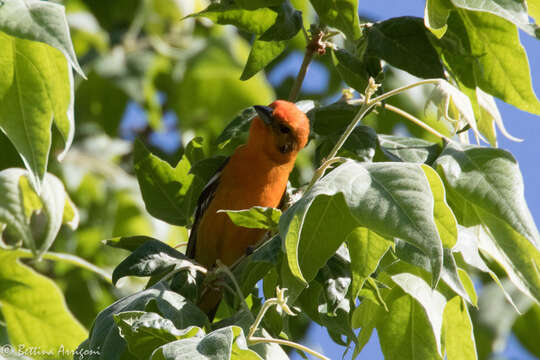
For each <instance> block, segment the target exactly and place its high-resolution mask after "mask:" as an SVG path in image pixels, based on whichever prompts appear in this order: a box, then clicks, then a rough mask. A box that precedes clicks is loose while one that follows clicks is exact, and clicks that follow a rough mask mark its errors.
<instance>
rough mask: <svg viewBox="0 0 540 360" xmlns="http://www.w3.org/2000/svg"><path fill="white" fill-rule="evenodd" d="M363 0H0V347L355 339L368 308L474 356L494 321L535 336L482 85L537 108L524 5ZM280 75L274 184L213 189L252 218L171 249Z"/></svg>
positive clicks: (32, 352)
mask: <svg viewBox="0 0 540 360" xmlns="http://www.w3.org/2000/svg"><path fill="white" fill-rule="evenodd" d="M134 4H135V5H134ZM358 6H359V4H358V2H357V1H355V0H334V1H323V0H309V1H308V0H251V1H247V0H221V1H213V2H211V3H208V2H207V1H204V0H194V1H183V0H180V1H174V0H139V1H136V2H132V1H128V0H117V1H113V2H109V1H104V0H98V1H96V0H93V1H90V0H69V1H65V2H64V3H63V4H57V3H54V2H45V1H38V0H4V1H0V49H1V51H0V129H1V130H2V133H1V135H0V148H1V150H2V156H1V157H0V231H1V234H2V237H1V245H2V248H1V249H0V258H2V261H0V270H1V271H0V311H1V316H2V318H1V320H2V322H1V323H0V329H1V331H0V339H1V340H2V342H3V343H4V344H8V345H5V346H3V347H2V353H3V354H2V355H3V356H4V357H7V358H14V359H15V358H17V359H18V358H40V359H41V358H73V357H74V358H77V359H79V358H83V359H109V358H123V359H124V358H125V359H131V358H137V359H176V358H190V359H191V358H206V357H219V358H232V359H244V358H250V359H251V358H253V359H257V358H271V359H281V358H288V354H287V352H290V351H291V350H292V349H295V350H296V351H299V352H304V353H309V354H311V355H314V356H316V357H321V358H324V357H323V356H322V355H321V354H318V353H316V352H315V351H314V350H312V349H309V348H307V347H305V346H303V345H301V338H302V335H303V334H304V332H305V330H306V328H307V326H308V325H309V323H310V322H316V323H318V324H321V325H322V326H324V327H325V328H326V329H327V330H328V334H329V336H330V337H331V338H332V340H333V341H335V342H337V343H340V344H344V345H347V346H349V347H350V349H351V350H350V351H351V352H353V357H355V356H357V355H358V354H359V353H360V351H361V350H362V348H363V346H364V345H365V344H366V342H367V341H368V340H369V338H370V337H371V335H372V333H373V330H374V329H376V330H377V333H378V335H379V340H380V345H381V349H382V352H383V354H384V356H385V358H387V359H408V358H422V359H439V358H445V357H446V358H447V359H449V360H451V359H477V358H480V359H485V358H487V357H489V356H490V354H492V353H493V352H494V351H497V350H498V348H499V347H500V344H501V343H502V342H504V339H505V338H506V337H507V336H508V335H509V333H510V332H511V331H513V332H514V334H516V335H517V337H518V339H519V340H520V341H521V343H522V344H523V345H524V346H525V347H526V348H527V349H528V350H529V351H530V352H531V353H533V354H535V355H536V356H540V348H539V346H538V343H537V341H535V334H537V332H538V329H539V328H540V320H539V319H540V315H539V314H540V307H539V306H538V304H539V302H540V276H539V266H540V236H539V233H538V230H537V227H536V225H535V224H534V221H533V219H532V216H531V214H530V212H529V209H528V207H527V204H526V202H525V198H524V195H523V182H522V179H521V174H520V170H519V166H518V164H517V162H516V160H515V159H514V158H513V157H512V155H511V154H510V153H508V152H506V151H504V150H501V149H499V148H497V134H496V130H495V129H496V128H498V129H499V130H500V132H501V134H503V135H504V136H507V137H509V138H511V139H513V138H512V137H511V135H509V134H508V133H507V132H506V130H505V129H504V125H503V120H502V119H501V116H500V114H499V112H498V110H497V106H496V104H495V102H494V98H493V97H497V98H499V99H501V100H503V101H505V102H507V103H509V104H512V105H514V106H516V107H517V108H519V109H521V110H524V111H528V112H531V113H534V114H539V115H540V102H539V101H538V99H537V98H536V95H535V94H534V91H533V89H532V85H531V79H530V74H529V66H528V63H527V57H526V53H525V51H524V49H523V48H522V47H521V44H520V42H519V38H518V33H517V29H521V30H523V31H524V32H526V33H527V34H529V35H530V36H540V35H538V34H539V31H538V28H537V26H536V25H535V24H534V23H530V21H529V16H530V17H531V18H533V19H536V20H538V17H539V16H540V6H539V5H538V4H537V2H535V1H529V2H528V4H526V3H525V2H519V3H515V2H513V3H509V2H496V1H475V0H428V1H427V2H426V11H425V17H424V19H420V18H415V17H399V18H391V19H387V20H384V21H381V22H377V23H373V22H371V21H370V19H366V18H360V17H359V16H358ZM363 6H364V5H362V4H361V9H362V7H363ZM224 25H232V26H224ZM299 54H301V55H300V56H301V57H303V62H302V65H301V67H300V68H299V69H295V74H294V76H289V77H285V78H282V79H280V80H275V81H273V85H271V84H270V83H269V81H268V80H267V77H266V76H265V75H267V74H270V75H271V76H270V77H272V75H274V74H277V75H279V74H281V71H282V69H283V67H284V66H286V65H284V64H286V63H287V60H288V59H290V58H291V56H298V55H299ZM310 64H312V65H313V64H317V65H318V66H319V67H320V68H322V69H323V70H322V73H323V74H325V76H327V78H328V81H327V83H326V85H325V86H323V87H322V88H321V89H316V90H315V91H311V92H310V91H306V89H305V88H302V84H303V81H304V78H305V77H306V71H307V68H308V66H310ZM280 69H281V70H280ZM73 73H75V75H74V74H73ZM307 76H314V75H310V74H308V75H307ZM413 88H415V89H417V90H418V89H419V90H420V91H417V92H415V95H414V97H413V96H412V95H411V92H410V89H413ZM308 90H309V89H308ZM336 94H337V95H336ZM338 97H339V98H338ZM275 98H284V99H289V100H291V101H295V102H296V103H297V106H298V107H300V108H301V109H302V110H303V111H304V112H306V113H307V114H308V117H309V119H310V121H311V139H310V145H309V146H308V148H306V149H305V150H304V151H303V152H302V153H301V156H300V157H299V159H298V161H297V165H296V168H295V170H294V172H293V174H292V176H291V179H290V186H289V188H288V195H289V196H288V198H289V205H288V207H287V208H286V209H283V211H280V210H277V209H269V208H252V209H245V210H242V211H229V212H228V215H229V217H230V218H231V219H232V221H233V222H235V223H236V224H237V225H239V226H244V227H255V228H262V229H267V230H268V233H269V236H268V240H267V241H266V242H264V243H263V244H262V245H261V246H259V247H258V248H256V249H254V251H253V252H252V253H250V254H246V256H245V257H244V258H243V259H242V260H241V261H239V262H238V263H237V264H236V265H235V266H233V267H231V268H228V267H226V266H219V267H218V268H217V269H205V268H203V267H201V266H199V265H198V264H196V263H194V262H193V261H192V260H191V259H188V258H187V257H185V256H184V255H183V251H184V250H185V245H186V241H187V237H188V233H189V228H190V226H191V225H192V221H193V211H194V209H195V205H196V200H197V198H198V195H199V194H200V192H201V190H202V188H203V187H204V184H205V183H206V182H207V181H208V180H209V179H210V178H211V177H212V175H213V173H214V172H215V170H216V169H218V168H219V166H220V165H221V164H222V163H223V161H224V159H225V157H226V156H227V155H230V154H231V153H232V151H233V150H234V149H235V148H236V146H238V145H239V144H241V143H242V142H243V141H244V140H245V136H246V132H247V129H248V126H249V122H250V121H251V119H252V117H253V116H254V110H253V109H252V105H255V104H267V103H270V102H271V101H272V100H273V99H275ZM336 98H338V99H337V100H336ZM141 119H142V120H141ZM398 128H399V129H401V132H400V133H401V134H405V135H399V136H398V135H395V130H396V129H398ZM470 137H471V138H473V140H474V142H475V143H476V145H473V144H470V142H469V138H470ZM135 138H136V140H135V141H133V139H135ZM480 143H485V145H484V146H480V145H479V144H480ZM223 210H227V209H223ZM119 280H121V282H122V283H123V284H122V285H121V286H120V287H115V286H113V285H118V284H119ZM209 282H212V283H214V284H216V283H217V284H219V286H220V287H222V289H223V292H224V298H223V300H222V301H221V303H220V307H219V309H218V312H217V315H216V318H215V319H214V320H213V321H212V322H210V320H209V319H208V318H207V316H206V315H205V314H204V313H203V312H201V311H200V310H199V309H198V308H197V306H196V305H195V304H196V301H197V298H198V296H199V293H200V291H201V289H202V288H203V287H205V286H208V283H209Z"/></svg>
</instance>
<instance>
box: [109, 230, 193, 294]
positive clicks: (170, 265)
mask: <svg viewBox="0 0 540 360" xmlns="http://www.w3.org/2000/svg"><path fill="white" fill-rule="evenodd" d="M190 264H192V261H191V259H188V258H187V257H186V256H185V255H184V254H182V253H181V252H179V251H177V250H175V249H173V248H172V247H170V246H169V245H167V244H165V243H163V242H161V241H159V240H154V239H152V240H148V241H146V242H145V243H143V244H142V245H141V246H139V247H138V248H137V249H136V250H135V251H134V252H133V253H131V254H130V255H129V256H128V257H127V258H125V259H124V260H123V261H122V262H121V263H120V264H118V266H117V267H116V268H115V269H114V271H113V274H112V281H113V284H116V282H117V281H118V280H119V279H121V278H123V277H124V276H152V275H159V274H164V273H165V272H169V271H171V270H174V268H178V267H184V266H189V265H190ZM186 270H187V269H186Z"/></svg>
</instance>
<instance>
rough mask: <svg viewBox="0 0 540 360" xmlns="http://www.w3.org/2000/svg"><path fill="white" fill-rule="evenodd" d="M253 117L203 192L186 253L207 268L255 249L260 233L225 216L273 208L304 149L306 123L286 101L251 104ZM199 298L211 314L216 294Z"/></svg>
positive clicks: (228, 263)
mask: <svg viewBox="0 0 540 360" xmlns="http://www.w3.org/2000/svg"><path fill="white" fill-rule="evenodd" d="M254 108H255V110H256V112H257V115H258V116H256V117H255V118H253V120H252V122H251V126H250V129H249V136H248V141H247V143H246V144H244V145H242V146H239V147H238V148H237V149H236V150H235V152H234V154H233V155H232V156H231V157H230V158H229V160H228V161H227V162H226V163H225V165H224V166H223V167H222V169H221V170H219V171H218V173H217V174H216V175H215V176H214V177H213V178H212V179H211V180H210V181H209V183H208V184H207V185H206V187H205V188H204V189H203V191H202V193H201V196H200V197H199V202H198V205H197V209H196V211H195V222H194V225H193V228H192V230H191V234H190V237H189V243H188V247H187V251H186V255H188V256H189V257H191V258H194V259H195V260H196V261H197V262H199V263H200V264H202V265H204V266H206V267H207V268H209V269H210V268H212V267H213V266H214V265H215V263H216V260H217V259H219V260H221V262H223V263H224V264H225V265H232V264H233V263H234V262H235V261H236V260H237V259H239V258H240V257H241V256H242V255H243V254H245V253H246V251H247V249H248V247H250V246H253V245H255V244H256V243H257V242H258V241H259V240H260V239H261V238H262V237H263V236H264V235H265V232H266V231H265V230H262V229H248V228H243V227H239V226H236V225H235V224H233V223H232V221H231V220H230V218H229V216H228V215H227V214H226V213H223V212H218V210H242V209H249V208H251V207H253V206H265V207H278V205H279V204H280V201H281V199H282V197H283V194H284V193H285V190H286V187H287V182H288V179H289V174H290V173H291V171H292V169H293V167H294V162H295V160H296V155H297V154H298V152H299V151H300V150H301V149H302V148H303V147H304V146H306V143H307V141H308V137H309V120H308V118H307V117H306V115H305V114H304V113H303V112H302V111H301V110H300V109H298V108H297V107H296V105H294V104H293V103H291V102H288V101H283V100H277V101H274V102H273V103H272V104H270V106H259V105H256V106H254ZM216 295H217V294H214V296H213V299H208V297H209V296H206V300H201V301H202V302H203V303H206V305H202V306H201V304H199V306H201V308H203V309H205V310H206V311H211V310H212V309H213V308H215V306H216V305H217V303H218V302H219V298H220V296H216Z"/></svg>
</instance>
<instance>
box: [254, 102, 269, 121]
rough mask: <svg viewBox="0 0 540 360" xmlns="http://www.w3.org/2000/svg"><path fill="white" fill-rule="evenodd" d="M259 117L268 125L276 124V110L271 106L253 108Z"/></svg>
mask: <svg viewBox="0 0 540 360" xmlns="http://www.w3.org/2000/svg"><path fill="white" fill-rule="evenodd" d="M253 108H254V109H255V111H256V112H257V114H258V115H259V117H260V118H261V120H262V121H264V123H265V124H266V125H271V124H272V122H274V116H273V114H274V109H272V108H271V107H269V106H262V105H255V106H253Z"/></svg>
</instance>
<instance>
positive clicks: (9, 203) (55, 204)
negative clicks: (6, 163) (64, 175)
mask: <svg viewBox="0 0 540 360" xmlns="http://www.w3.org/2000/svg"><path fill="white" fill-rule="evenodd" d="M27 177H28V172H27V171H25V170H23V169H15V168H12V169H6V170H3V171H1V172H0V194H1V195H0V222H1V223H3V224H6V225H7V228H6V229H4V231H6V232H8V233H9V234H10V236H9V238H11V237H13V238H14V239H16V241H17V242H21V241H22V242H23V243H24V244H25V245H26V246H27V247H29V248H30V249H31V250H32V251H33V252H34V254H35V255H36V256H37V257H40V256H41V255H42V254H43V253H44V252H46V251H47V250H48V249H49V248H50V247H51V245H52V243H53V242H54V240H55V239H56V235H57V234H58V231H59V230H60V227H61V226H62V222H63V220H64V210H65V209H66V201H67V200H68V199H69V198H68V196H67V194H66V191H65V189H64V185H63V184H62V182H61V181H60V180H59V179H58V178H56V177H55V176H53V175H51V174H46V175H45V178H44V181H43V185H42V189H41V193H40V194H39V195H38V194H37V193H36V192H35V190H34V189H33V188H32V186H31V185H30V183H29V181H28V178H27ZM72 211H73V216H75V214H76V210H75V209H74V208H72ZM72 220H76V219H72ZM73 225H76V221H75V222H74V223H73Z"/></svg>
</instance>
